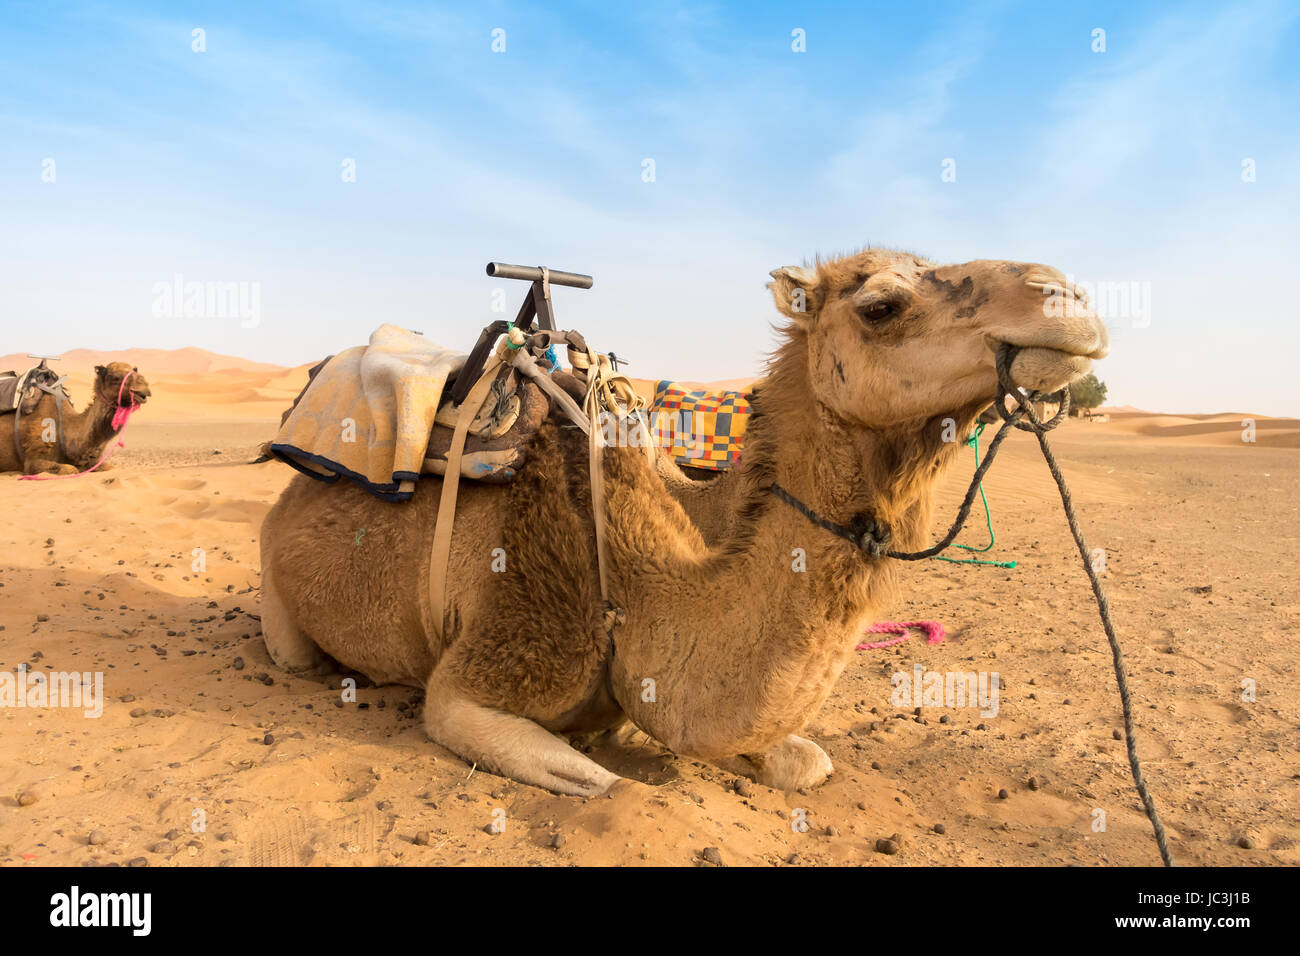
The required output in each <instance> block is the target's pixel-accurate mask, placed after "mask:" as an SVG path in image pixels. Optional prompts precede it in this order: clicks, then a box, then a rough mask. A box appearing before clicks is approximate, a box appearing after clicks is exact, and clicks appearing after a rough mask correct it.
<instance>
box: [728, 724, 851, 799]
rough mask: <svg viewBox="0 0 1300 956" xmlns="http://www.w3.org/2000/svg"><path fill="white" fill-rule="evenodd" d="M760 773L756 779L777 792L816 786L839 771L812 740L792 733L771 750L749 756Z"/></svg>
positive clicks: (747, 757) (756, 775)
mask: <svg viewBox="0 0 1300 956" xmlns="http://www.w3.org/2000/svg"><path fill="white" fill-rule="evenodd" d="M745 759H746V760H748V761H749V762H750V763H751V764H752V765H753V766H754V769H755V770H756V771H757V773H756V774H755V779H756V780H757V781H758V782H759V783H761V784H763V785H764V786H767V787H772V788H774V789H776V790H798V789H800V788H801V787H815V786H817V784H819V783H821V782H822V781H824V780H825V779H826V778H827V777H829V776H830V775H831V773H832V772H833V771H834V770H835V767H834V765H833V764H832V763H831V758H830V757H828V756H826V751H824V750H822V748H821V747H818V746H817V745H816V744H815V743H813V742H812V741H811V740H808V739H807V738H805V737H796V736H795V735H794V734H791V735H790V736H789V737H786V738H785V740H783V741H781V742H780V743H779V744H777V745H776V746H775V747H773V748H772V749H771V750H769V751H767V752H766V753H761V754H745Z"/></svg>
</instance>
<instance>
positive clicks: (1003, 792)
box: [998, 787, 1011, 800]
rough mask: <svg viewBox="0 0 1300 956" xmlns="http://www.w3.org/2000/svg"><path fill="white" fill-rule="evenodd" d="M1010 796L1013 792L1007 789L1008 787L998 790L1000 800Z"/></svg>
mask: <svg viewBox="0 0 1300 956" xmlns="http://www.w3.org/2000/svg"><path fill="white" fill-rule="evenodd" d="M1010 796H1011V793H1010V792H1009V791H1008V790H1007V789H1006V787H1003V788H1002V789H1001V790H999V791H998V799H999V800H1006V799H1007V798H1008V797H1010Z"/></svg>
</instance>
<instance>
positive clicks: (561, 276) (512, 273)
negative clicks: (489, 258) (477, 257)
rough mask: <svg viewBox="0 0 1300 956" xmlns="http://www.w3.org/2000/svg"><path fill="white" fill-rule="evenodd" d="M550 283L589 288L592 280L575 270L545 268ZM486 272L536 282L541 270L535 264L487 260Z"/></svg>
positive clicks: (501, 277) (540, 275)
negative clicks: (522, 264) (513, 263)
mask: <svg viewBox="0 0 1300 956" xmlns="http://www.w3.org/2000/svg"><path fill="white" fill-rule="evenodd" d="M547 271H548V272H549V273H550V280H551V284H552V285H567V286H571V287H573V288H575V289H590V288H591V284H592V282H593V281H594V280H593V279H592V278H591V276H585V275H582V274H581V273H577V272H560V271H559V270H558V269H549V270H547ZM487 274H488V275H490V276H492V277H493V278H495V279H525V280H527V281H529V282H537V281H538V280H540V279H541V278H542V270H541V269H539V268H538V267H537V266H514V265H511V264H510V263H508V262H489V263H488V264H487Z"/></svg>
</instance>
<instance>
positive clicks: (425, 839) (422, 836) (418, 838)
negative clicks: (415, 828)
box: [415, 830, 433, 846]
mask: <svg viewBox="0 0 1300 956" xmlns="http://www.w3.org/2000/svg"><path fill="white" fill-rule="evenodd" d="M432 840H433V834H432V833H430V832H429V831H428V830H421V831H420V832H419V833H417V834H416V835H415V845H416V846H428V845H429V843H430V841H432Z"/></svg>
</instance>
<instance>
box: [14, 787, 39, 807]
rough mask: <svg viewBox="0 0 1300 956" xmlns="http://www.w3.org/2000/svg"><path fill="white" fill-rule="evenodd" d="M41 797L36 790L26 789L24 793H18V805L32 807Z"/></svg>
mask: <svg viewBox="0 0 1300 956" xmlns="http://www.w3.org/2000/svg"><path fill="white" fill-rule="evenodd" d="M39 799H40V797H38V796H37V795H36V793H35V792H34V791H32V790H24V791H23V792H22V793H20V794H18V806H20V807H30V806H31V805H32V804H33V803H35V802H36V801H37V800H39Z"/></svg>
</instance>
